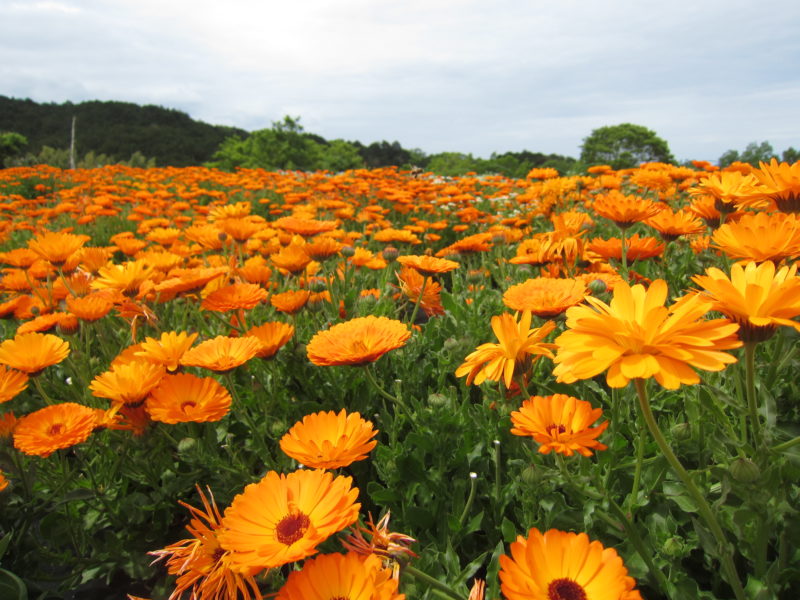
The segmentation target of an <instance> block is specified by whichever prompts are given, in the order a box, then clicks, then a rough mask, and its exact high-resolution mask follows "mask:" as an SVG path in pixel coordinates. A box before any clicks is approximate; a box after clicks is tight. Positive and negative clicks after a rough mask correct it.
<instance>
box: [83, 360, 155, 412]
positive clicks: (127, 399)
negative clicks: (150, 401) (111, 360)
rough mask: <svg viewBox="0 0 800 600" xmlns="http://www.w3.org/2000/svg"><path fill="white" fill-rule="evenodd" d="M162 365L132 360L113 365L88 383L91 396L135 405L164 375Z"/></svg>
mask: <svg viewBox="0 0 800 600" xmlns="http://www.w3.org/2000/svg"><path fill="white" fill-rule="evenodd" d="M164 373H165V369H164V367H163V366H162V365H159V364H155V363H151V362H148V361H145V360H133V361H130V362H127V363H123V364H117V365H113V366H112V367H111V368H110V369H109V370H108V371H106V372H104V373H101V374H100V375H98V376H97V377H95V378H94V379H93V380H92V383H90V384H89V389H90V390H92V395H93V396H98V397H99V398H108V399H109V400H111V401H112V402H114V403H115V404H130V405H135V404H138V403H140V402H141V401H142V400H144V398H145V396H147V394H149V393H150V390H152V389H153V388H154V387H155V386H157V385H158V383H159V382H160V381H161V379H162V378H163V377H164Z"/></svg>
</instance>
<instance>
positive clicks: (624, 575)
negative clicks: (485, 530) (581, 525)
mask: <svg viewBox="0 0 800 600" xmlns="http://www.w3.org/2000/svg"><path fill="white" fill-rule="evenodd" d="M510 554H511V555H510V556H508V555H505V554H504V555H502V556H501V557H500V573H499V576H500V582H501V583H500V589H501V591H502V592H503V596H504V597H505V598H506V599H507V600H533V599H535V600H588V599H591V600H641V596H640V594H639V592H638V591H637V590H635V589H634V588H635V586H636V582H635V581H634V579H633V578H632V577H629V576H628V570H627V569H626V568H625V565H624V564H623V562H622V559H621V558H620V557H619V555H618V554H617V551H616V550H614V549H613V548H604V547H603V545H602V544H601V543H600V542H598V541H593V542H592V541H589V537H588V536H587V535H586V534H585V533H568V532H565V531H559V530H557V529H550V530H549V531H546V532H545V533H544V534H542V533H541V532H540V531H539V530H538V529H536V528H535V527H534V528H532V529H531V530H530V531H529V532H528V537H527V539H526V538H523V537H522V536H521V535H520V536H517V540H516V541H515V542H514V543H512V544H511V547H510Z"/></svg>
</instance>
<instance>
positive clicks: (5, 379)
mask: <svg viewBox="0 0 800 600" xmlns="http://www.w3.org/2000/svg"><path fill="white" fill-rule="evenodd" d="M26 387H28V376H27V375H26V374H25V373H23V372H22V371H15V370H14V369H9V368H7V367H5V366H3V365H0V404H2V403H3V402H8V401H9V400H11V399H12V398H15V397H16V396H17V395H19V394H20V393H21V392H22V391H23V390H24V389H25V388H26Z"/></svg>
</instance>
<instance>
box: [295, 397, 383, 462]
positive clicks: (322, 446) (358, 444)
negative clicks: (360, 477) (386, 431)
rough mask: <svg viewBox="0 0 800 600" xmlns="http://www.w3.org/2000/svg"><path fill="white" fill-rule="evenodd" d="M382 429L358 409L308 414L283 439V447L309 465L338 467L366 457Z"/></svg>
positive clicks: (299, 460) (297, 459) (298, 459)
mask: <svg viewBox="0 0 800 600" xmlns="http://www.w3.org/2000/svg"><path fill="white" fill-rule="evenodd" d="M377 434H378V431H377V430H376V429H374V428H373V427H372V423H371V422H370V421H366V420H364V419H362V418H361V415H360V414H359V413H357V412H354V413H350V414H347V412H345V410H344V409H342V410H341V411H340V412H339V414H336V413H335V412H333V411H328V412H318V413H314V414H311V415H306V416H305V417H303V420H302V421H300V422H298V423H295V425H293V426H292V428H291V429H290V430H289V432H288V433H287V434H286V435H284V436H283V437H282V438H281V441H280V446H281V450H283V452H284V453H285V454H287V455H288V456H291V457H292V458H293V459H295V460H296V461H298V462H299V463H300V464H302V465H305V466H306V467H312V468H315V469H338V468H339V467H346V466H348V465H350V464H351V463H354V462H355V461H357V460H364V459H365V458H367V454H369V452H370V451H371V450H372V449H373V448H374V447H375V444H377V442H376V441H375V440H373V439H372V438H374V437H375V436H376V435H377Z"/></svg>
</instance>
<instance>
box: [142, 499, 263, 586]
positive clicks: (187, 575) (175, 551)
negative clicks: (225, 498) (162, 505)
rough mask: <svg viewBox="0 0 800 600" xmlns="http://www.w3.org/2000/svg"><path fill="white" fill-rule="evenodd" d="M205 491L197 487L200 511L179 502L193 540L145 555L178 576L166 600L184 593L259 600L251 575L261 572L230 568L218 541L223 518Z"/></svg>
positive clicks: (228, 553) (227, 554) (183, 541)
mask: <svg viewBox="0 0 800 600" xmlns="http://www.w3.org/2000/svg"><path fill="white" fill-rule="evenodd" d="M206 489H207V490H208V498H206V496H205V494H203V491H202V490H201V489H200V487H199V486H198V488H197V492H198V493H199V494H200V499H201V501H202V502H203V510H201V509H199V508H195V507H194V506H190V505H189V504H186V503H185V502H183V501H180V504H181V505H182V506H184V507H186V508H188V509H189V512H190V513H191V515H192V519H191V521H190V522H189V525H187V526H186V531H188V532H189V534H190V535H191V536H192V537H190V538H188V539H185V540H181V541H179V542H176V543H175V544H171V545H169V546H167V547H166V548H164V549H163V550H154V551H152V552H149V553H148V554H151V555H153V556H156V557H157V558H156V562H158V561H160V560H164V559H166V562H165V564H166V567H167V572H168V573H169V574H170V575H177V576H178V578H177V580H176V581H175V589H174V590H173V592H172V593H171V594H170V595H169V598H168V600H179V598H182V597H183V593H184V592H185V591H187V590H191V598H197V599H200V598H202V599H208V600H239V599H241V600H251V599H252V600H260V598H262V594H261V591H260V590H259V589H258V584H257V583H256V581H255V579H254V578H253V575H255V574H256V573H258V572H259V571H260V570H261V569H260V568H256V569H239V568H237V569H233V568H232V567H231V560H230V552H228V551H227V550H223V549H222V548H221V547H220V544H219V541H218V539H217V536H218V534H219V530H220V527H221V521H222V515H221V514H220V512H219V509H218V508H217V503H216V502H215V501H214V496H213V494H212V493H211V490H210V489H208V488H206ZM240 594H241V595H240Z"/></svg>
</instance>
